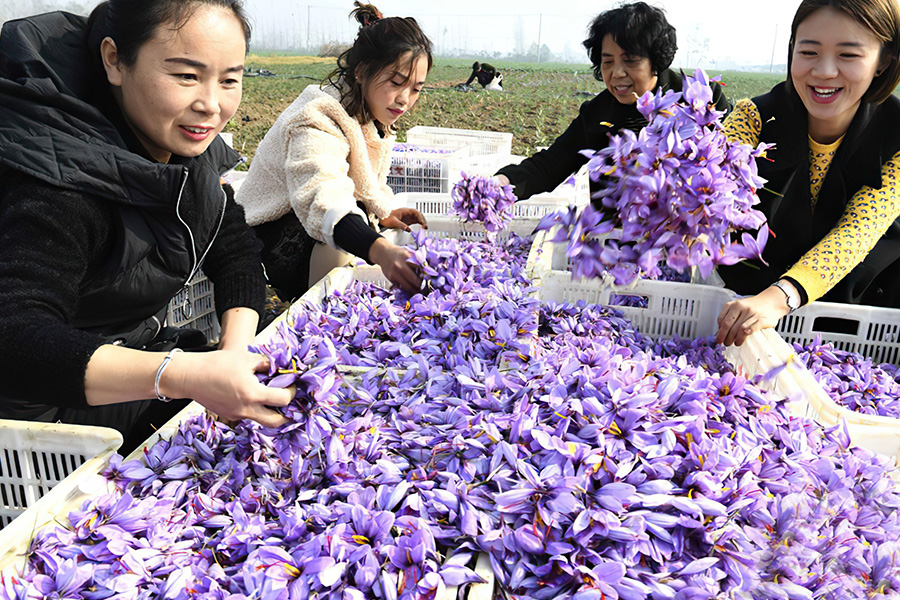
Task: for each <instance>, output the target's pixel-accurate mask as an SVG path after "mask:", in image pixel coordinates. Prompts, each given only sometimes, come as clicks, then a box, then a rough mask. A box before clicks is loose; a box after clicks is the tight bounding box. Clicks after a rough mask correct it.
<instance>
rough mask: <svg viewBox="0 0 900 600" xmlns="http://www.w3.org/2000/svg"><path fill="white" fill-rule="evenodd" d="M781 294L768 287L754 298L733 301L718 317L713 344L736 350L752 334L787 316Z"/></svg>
mask: <svg viewBox="0 0 900 600" xmlns="http://www.w3.org/2000/svg"><path fill="white" fill-rule="evenodd" d="M788 312H789V309H788V307H787V304H785V302H784V292H782V291H781V290H779V289H778V288H776V287H774V286H771V287H768V288H766V289H765V290H763V291H762V292H760V293H759V294H757V295H755V296H750V297H748V298H741V299H740V300H733V301H731V302H729V303H728V304H726V305H725V306H724V307H722V311H721V312H720V313H719V319H718V324H719V332H718V333H717V334H716V342H718V343H720V344H725V345H726V346H730V345H732V344H734V345H736V346H740V345H741V344H743V343H744V341H745V340H746V339H747V336H749V335H750V334H752V333H755V332H757V331H759V330H760V329H768V328H772V327H775V325H776V324H777V323H778V319H780V318H781V317H783V316H785V315H786V314H788Z"/></svg>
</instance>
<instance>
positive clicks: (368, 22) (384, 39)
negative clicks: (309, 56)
mask: <svg viewBox="0 0 900 600" xmlns="http://www.w3.org/2000/svg"><path fill="white" fill-rule="evenodd" d="M354 4H355V5H356V8H354V9H353V11H351V12H350V16H352V17H353V18H355V19H356V21H357V22H358V23H359V24H360V28H359V32H358V33H357V35H356V40H354V42H353V45H352V46H351V47H350V48H349V49H348V50H346V51H345V52H344V53H342V54H341V55H340V56H339V57H338V59H337V68H336V69H335V70H334V71H332V72H331V73H330V74H329V75H328V77H327V78H326V79H325V81H324V82H323V85H324V84H325V83H330V84H332V85H334V86H335V87H337V88H338V89H339V90H340V92H341V104H342V105H343V106H344V108H345V109H346V110H347V112H348V113H349V114H350V115H352V116H354V117H356V118H357V119H358V120H359V121H360V122H362V123H365V122H367V121H370V120H372V114H371V113H370V112H369V108H368V107H367V106H366V100H365V89H363V85H364V84H365V85H368V84H369V83H371V82H372V81H374V80H375V78H376V76H377V75H378V74H379V73H380V72H381V71H383V70H384V69H385V68H387V67H390V66H392V65H395V64H396V63H397V62H398V61H399V60H400V59H401V58H403V57H404V56H405V55H407V54H409V60H410V63H409V64H410V70H412V65H414V64H415V61H416V59H418V58H420V57H423V56H424V57H425V58H426V59H427V61H428V70H429V71H430V70H431V66H432V62H433V61H432V56H431V40H429V39H428V36H426V35H425V33H424V32H423V31H422V28H421V27H419V24H418V23H417V22H416V20H415V19H414V18H412V17H387V18H385V17H383V16H382V14H381V11H379V10H378V8H376V7H375V5H373V4H363V3H361V2H359V0H356V1H355V2H354Z"/></svg>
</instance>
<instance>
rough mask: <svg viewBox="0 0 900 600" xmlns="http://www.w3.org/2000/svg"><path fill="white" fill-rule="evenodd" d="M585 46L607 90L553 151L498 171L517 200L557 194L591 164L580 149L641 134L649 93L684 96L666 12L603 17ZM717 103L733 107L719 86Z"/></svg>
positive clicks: (642, 8)
mask: <svg viewBox="0 0 900 600" xmlns="http://www.w3.org/2000/svg"><path fill="white" fill-rule="evenodd" d="M584 47H585V48H586V49H587V51H588V55H589V56H590V59H591V64H593V67H594V77H596V78H597V80H598V81H603V83H604V84H606V89H605V90H604V91H602V92H600V94H598V95H597V96H596V97H595V98H594V99H593V100H589V101H587V102H585V103H584V104H582V105H581V109H580V110H579V112H578V117H577V118H576V119H575V120H574V121H572V123H571V124H570V125H569V127H568V129H566V131H565V132H564V133H563V134H562V135H561V136H559V137H558V138H557V139H556V141H555V142H553V144H552V145H551V146H550V147H549V148H547V149H546V150H542V151H541V152H538V153H537V154H535V155H534V156H532V157H531V158H527V159H525V160H523V161H522V162H521V163H519V164H517V165H507V166H505V167H503V168H502V169H500V170H499V171H498V172H497V176H498V178H499V179H500V181H501V183H503V184H512V185H513V186H515V193H516V197H517V198H518V199H519V200H525V199H526V198H530V197H531V196H533V195H535V194H540V193H543V192H549V191H551V190H554V189H556V187H557V186H558V185H559V184H561V183H562V182H563V181H565V180H566V179H568V177H569V176H570V175H572V174H573V173H575V172H576V171H578V169H579V168H580V167H581V165H583V164H585V163H586V162H587V161H588V159H587V157H585V156H584V155H582V154H580V152H581V151H582V150H600V149H601V148H605V147H606V146H607V145H608V143H609V136H611V135H615V134H617V133H618V132H619V131H620V130H622V129H630V130H631V131H634V132H638V131H640V130H641V129H642V128H643V127H644V126H645V125H647V120H646V119H645V118H644V117H643V115H641V113H639V112H638V110H637V108H636V106H635V103H636V102H637V99H638V98H639V97H640V96H642V95H643V94H644V93H645V92H648V91H656V90H657V89H662V90H669V89H672V90H675V91H681V74H680V73H678V72H675V71H672V70H671V69H669V65H671V64H672V59H673V58H675V51H676V49H677V45H676V42H675V28H674V27H672V26H671V25H670V24H669V22H668V21H667V20H666V15H665V13H664V12H663V11H662V9H659V8H655V7H652V6H649V5H647V4H645V3H644V2H634V3H631V4H626V5H624V6H621V7H619V8H614V9H612V10H608V11H606V12H603V13H601V14H600V15H599V16H597V18H595V19H594V22H593V23H592V24H591V28H590V35H589V36H588V38H587V39H586V40H585V41H584ZM713 102H714V103H715V105H716V109H717V110H721V111H726V110H728V108H729V105H728V101H727V100H726V99H725V96H724V94H723V93H722V88H721V86H719V85H718V84H714V85H713Z"/></svg>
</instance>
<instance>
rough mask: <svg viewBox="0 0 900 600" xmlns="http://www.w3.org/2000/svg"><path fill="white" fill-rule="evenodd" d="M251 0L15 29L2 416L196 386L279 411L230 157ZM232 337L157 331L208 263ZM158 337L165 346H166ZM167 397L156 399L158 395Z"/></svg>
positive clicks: (111, 422) (6, 189) (247, 414)
mask: <svg viewBox="0 0 900 600" xmlns="http://www.w3.org/2000/svg"><path fill="white" fill-rule="evenodd" d="M238 1H239V0H200V1H197V0H189V1H188V0H110V1H109V2H105V3H103V4H101V5H100V6H98V7H97V8H96V9H95V10H94V12H93V13H92V15H91V18H90V20H87V19H84V18H82V17H78V16H75V15H71V14H68V13H62V12H55V13H48V14H44V15H39V16H35V17H31V18H27V19H20V20H16V21H10V22H8V23H6V24H5V25H4V27H3V31H2V35H0V365H2V366H0V418H17V419H25V420H41V421H58V420H62V421H65V422H72V423H86V424H95V425H104V426H110V427H116V428H117V429H119V430H120V431H122V432H123V434H125V435H126V437H127V436H128V434H129V432H131V431H132V430H133V427H134V426H136V425H138V424H141V423H143V422H144V421H145V420H146V415H147V414H148V413H147V411H148V410H151V409H152V405H153V403H156V402H157V401H159V400H168V399H169V398H170V397H174V398H191V399H194V400H196V401H198V402H200V403H201V404H203V405H204V406H206V407H207V408H208V409H210V410H211V411H213V412H214V413H216V414H218V415H220V416H221V417H224V418H227V419H231V420H234V419H240V418H251V419H255V420H257V421H259V422H260V423H264V424H267V425H272V426H275V425H279V424H281V423H283V422H284V421H285V419H284V418H283V417H282V416H281V415H280V414H279V413H278V412H277V411H275V410H273V409H272V408H271V407H273V406H283V405H285V404H287V403H288V402H289V401H290V395H291V393H290V391H289V390H274V389H269V388H267V387H265V386H263V385H262V384H260V383H259V382H258V380H257V378H256V376H255V372H256V371H258V370H261V369H267V368H268V364H267V361H266V359H265V358H263V357H261V356H259V355H256V354H252V353H250V352H248V351H247V345H248V343H250V342H251V341H252V340H253V337H254V335H255V333H256V326H257V322H258V319H259V313H260V312H261V310H262V308H263V303H264V299H265V285H264V283H265V280H264V275H263V273H262V270H261V266H260V260H259V247H258V242H257V241H256V238H255V236H254V235H253V232H252V231H251V230H250V229H249V227H247V225H246V224H245V222H244V215H243V211H242V209H241V208H240V207H239V206H237V205H236V204H235V203H234V200H233V198H232V193H231V190H230V189H228V188H225V189H223V187H222V184H221V183H220V176H221V174H222V173H224V172H225V171H227V170H228V169H230V168H231V167H233V166H234V165H235V164H236V163H237V162H238V158H239V157H238V156H237V155H236V154H235V153H234V152H233V151H232V150H230V149H229V148H228V147H227V146H226V145H225V144H224V143H223V142H222V140H221V138H219V137H218V133H219V132H220V131H221V130H222V128H223V127H224V125H225V123H226V122H227V121H228V119H229V118H231V116H232V115H233V114H234V112H235V111H236V110H237V107H238V104H239V103H240V99H241V75H242V72H243V63H244V55H245V54H246V49H247V43H248V39H249V27H248V26H247V22H246V19H245V17H244V15H243V12H242V9H241V7H240V4H239V3H238ZM201 264H202V266H203V270H204V271H205V273H206V274H207V276H208V277H209V278H210V280H212V281H213V283H214V284H215V299H216V308H217V312H218V313H219V315H220V318H221V321H222V336H221V342H220V345H219V350H218V351H213V352H202V353H200V352H196V353H193V352H192V353H178V351H177V350H176V349H172V350H171V351H169V352H168V353H167V352H166V351H165V350H169V349H170V348H171V347H172V346H173V345H175V344H176V343H177V342H176V341H173V340H164V339H160V332H161V331H162V327H161V324H162V319H163V316H164V314H165V310H166V306H167V304H168V302H169V299H170V298H172V297H173V296H174V295H175V294H176V293H177V292H178V291H179V289H181V288H182V287H183V286H184V285H186V282H187V281H188V280H189V279H190V278H191V277H192V275H194V274H195V273H196V272H197V270H198V269H199V268H200V266H201ZM157 349H160V350H162V351H158V350H157ZM145 399H153V400H145Z"/></svg>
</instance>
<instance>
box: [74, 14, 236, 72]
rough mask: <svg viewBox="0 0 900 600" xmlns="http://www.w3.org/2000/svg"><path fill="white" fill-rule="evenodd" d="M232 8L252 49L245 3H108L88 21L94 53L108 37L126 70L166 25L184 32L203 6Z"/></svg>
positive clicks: (90, 41)
mask: <svg viewBox="0 0 900 600" xmlns="http://www.w3.org/2000/svg"><path fill="white" fill-rule="evenodd" d="M204 5H207V6H220V7H222V8H227V9H230V10H231V11H232V12H233V13H234V16H235V17H237V18H238V21H240V22H241V27H242V28H243V30H244V45H245V48H247V49H249V47H250V22H249V21H248V20H247V15H246V13H244V8H243V4H242V2H241V0H106V1H105V2H101V3H100V4H98V5H97V6H96V7H95V8H94V10H93V11H92V12H91V16H90V18H89V19H88V31H90V32H91V34H90V38H89V40H88V43H89V44H90V45H91V48H92V51H93V50H95V49H99V48H100V43H101V42H102V41H103V39H104V38H106V37H111V38H112V39H113V41H114V42H115V43H116V51H117V54H118V57H119V60H121V61H122V63H123V64H124V65H125V66H126V67H131V66H133V65H134V63H135V62H136V61H137V56H138V52H139V51H140V49H141V47H142V46H143V45H144V44H146V43H147V42H149V41H150V40H151V39H153V36H154V35H156V32H157V30H158V29H159V28H160V27H162V26H163V25H165V24H166V23H172V24H173V25H174V29H176V30H177V29H180V28H181V27H183V26H184V24H185V23H186V22H187V21H188V20H189V19H190V18H191V15H193V14H194V11H195V10H197V8H199V7H200V6H204Z"/></svg>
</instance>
